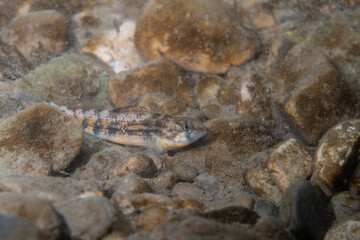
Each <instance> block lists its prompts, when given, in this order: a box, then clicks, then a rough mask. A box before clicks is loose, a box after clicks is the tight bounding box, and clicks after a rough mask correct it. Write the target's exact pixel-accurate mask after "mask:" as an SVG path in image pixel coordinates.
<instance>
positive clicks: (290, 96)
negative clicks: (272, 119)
mask: <svg viewBox="0 0 360 240" xmlns="http://www.w3.org/2000/svg"><path fill="white" fill-rule="evenodd" d="M348 91H349V88H348V85H347V83H346V82H345V81H344V80H343V79H342V76H341V74H340V72H339V71H338V70H337V68H336V67H335V66H334V65H333V64H332V63H331V62H330V61H329V60H328V58H327V57H326V56H324V55H323V54H321V53H320V52H319V51H317V50H316V49H313V48H311V47H308V46H305V45H297V46H295V47H293V48H292V49H291V50H290V51H289V52H288V53H287V55H286V57H285V58H284V59H283V61H282V63H281V64H280V65H279V68H278V71H277V76H276V80H275V81H274V94H275V98H276V101H277V103H278V104H279V105H280V107H281V108H282V109H283V110H284V112H285V114H286V115H287V117H288V118H289V120H290V122H292V124H293V127H294V129H293V130H294V131H295V132H298V133H299V135H300V136H301V137H302V138H303V139H304V140H305V141H306V142H308V143H310V144H316V143H317V141H318V139H319V138H320V137H321V136H322V135H323V134H324V133H325V132H326V131H327V130H328V129H329V128H331V127H332V126H333V125H335V124H336V123H338V122H340V121H341V120H343V119H346V118H349V115H352V114H353V108H352V104H351V100H350V97H349V94H348Z"/></svg>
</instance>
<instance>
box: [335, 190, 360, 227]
mask: <svg viewBox="0 0 360 240" xmlns="http://www.w3.org/2000/svg"><path fill="white" fill-rule="evenodd" d="M330 204H331V206H332V209H333V211H334V215H335V218H336V220H337V221H338V222H339V221H341V220H343V219H345V218H347V217H348V216H350V215H352V214H354V213H356V212H359V211H360V196H359V195H357V194H354V193H351V192H349V191H344V192H341V193H338V194H335V195H334V196H333V197H332V198H331V200H330Z"/></svg>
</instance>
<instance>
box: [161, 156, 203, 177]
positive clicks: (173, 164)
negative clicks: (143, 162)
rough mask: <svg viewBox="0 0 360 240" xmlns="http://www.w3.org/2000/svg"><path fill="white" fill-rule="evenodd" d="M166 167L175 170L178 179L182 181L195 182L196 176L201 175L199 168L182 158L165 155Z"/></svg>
mask: <svg viewBox="0 0 360 240" xmlns="http://www.w3.org/2000/svg"><path fill="white" fill-rule="evenodd" d="M164 163H165V168H166V169H168V170H170V171H173V172H174V173H175V174H176V175H177V176H178V179H179V180H180V181H182V182H193V181H194V178H195V177H196V176H197V175H199V172H198V170H197V169H196V168H195V167H194V166H192V165H190V164H189V163H187V162H185V161H181V160H180V159H179V160H178V159H174V158H168V157H167V156H165V157H164Z"/></svg>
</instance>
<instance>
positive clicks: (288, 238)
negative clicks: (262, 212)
mask: <svg viewBox="0 0 360 240" xmlns="http://www.w3.org/2000/svg"><path fill="white" fill-rule="evenodd" d="M254 231H255V232H256V233H258V234H260V235H261V236H263V237H264V238H266V239H283V240H295V237H294V236H293V235H292V234H291V233H289V231H287V230H286V228H285V226H284V224H283V223H282V222H281V221H280V220H279V219H278V218H275V217H262V218H260V219H259V221H258V222H257V223H256V225H255V227H254Z"/></svg>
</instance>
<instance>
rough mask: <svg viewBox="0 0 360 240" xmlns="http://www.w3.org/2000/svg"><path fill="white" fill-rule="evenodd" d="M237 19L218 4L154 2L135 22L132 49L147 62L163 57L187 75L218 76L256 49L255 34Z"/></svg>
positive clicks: (233, 12)
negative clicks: (211, 74)
mask: <svg viewBox="0 0 360 240" xmlns="http://www.w3.org/2000/svg"><path fill="white" fill-rule="evenodd" d="M239 18H240V17H239V16H238V13H237V11H236V10H234V9H233V7H232V6H227V5H226V4H223V3H222V2H221V1H218V0H211V1H203V0H196V1H191V0H187V1H185V2H184V1H180V0H172V1H164V0H157V1H154V2H152V3H151V4H150V5H149V6H148V8H147V9H146V10H145V13H144V15H143V16H142V17H141V18H140V19H139V20H138V22H137V25H136V31H135V45H136V47H137V49H138V51H139V52H140V54H141V55H142V56H143V57H144V58H145V59H147V60H152V59H155V58H157V57H159V56H164V57H166V58H168V59H171V60H172V61H174V62H175V63H176V64H178V65H179V66H181V67H183V68H184V69H186V70H188V71H195V72H212V73H221V72H224V71H226V69H227V68H228V67H229V66H230V65H238V66H239V65H242V64H244V63H245V62H247V61H249V60H250V59H251V58H252V57H253V56H254V55H255V54H256V53H257V52H258V51H259V49H260V42H259V40H258V38H257V36H256V34H255V33H254V32H253V31H252V30H250V29H247V28H245V27H243V25H242V22H241V20H240V19H239ZM164 19H167V21H166V24H165V25H164V24H163V23H164ZM195 43H196V44H195ZM219 43H220V44H219Z"/></svg>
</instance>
